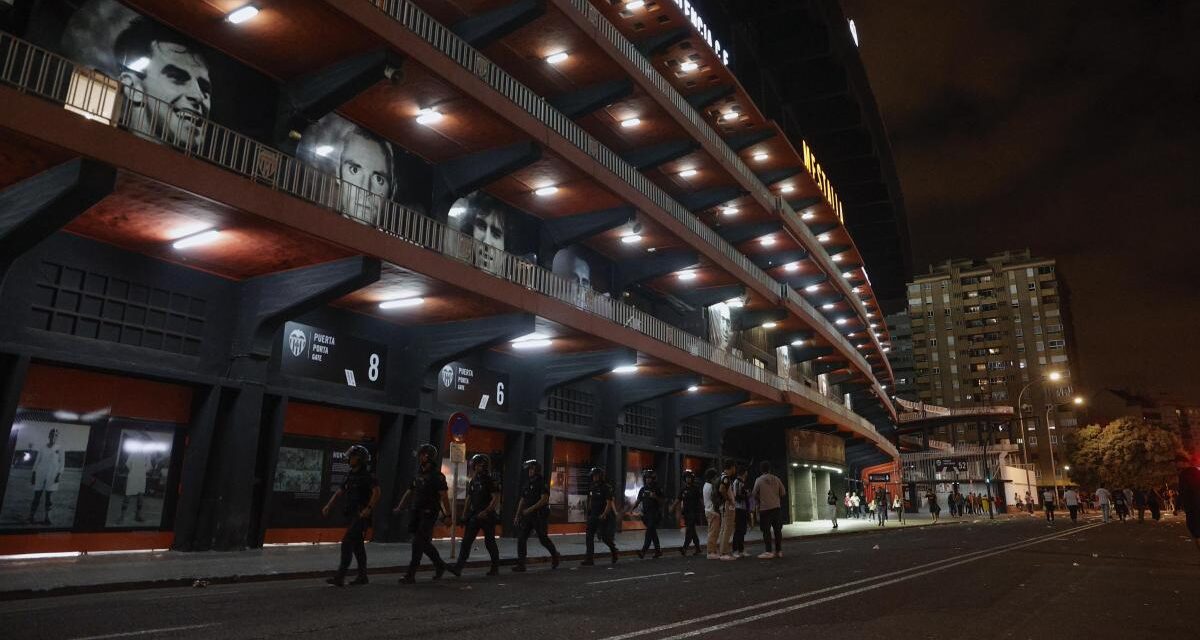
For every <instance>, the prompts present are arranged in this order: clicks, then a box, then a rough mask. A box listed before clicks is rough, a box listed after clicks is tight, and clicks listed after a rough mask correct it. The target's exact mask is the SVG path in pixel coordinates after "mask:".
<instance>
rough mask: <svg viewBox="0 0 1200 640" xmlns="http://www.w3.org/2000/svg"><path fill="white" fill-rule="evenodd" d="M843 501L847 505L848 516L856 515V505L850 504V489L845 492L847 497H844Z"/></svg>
mask: <svg viewBox="0 0 1200 640" xmlns="http://www.w3.org/2000/svg"><path fill="white" fill-rule="evenodd" d="M842 501H843V504H844V505H845V507H846V517H847V518H853V517H854V505H852V504H850V492H849V491H847V492H846V493H845V497H843V499H842Z"/></svg>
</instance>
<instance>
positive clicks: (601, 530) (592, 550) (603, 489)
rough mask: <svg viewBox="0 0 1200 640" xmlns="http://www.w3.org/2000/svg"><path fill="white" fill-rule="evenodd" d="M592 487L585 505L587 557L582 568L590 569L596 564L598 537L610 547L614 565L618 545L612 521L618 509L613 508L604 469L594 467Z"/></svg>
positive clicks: (582, 563) (611, 491)
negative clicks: (614, 539) (613, 533)
mask: <svg viewBox="0 0 1200 640" xmlns="http://www.w3.org/2000/svg"><path fill="white" fill-rule="evenodd" d="M588 475H589V476H591V480H592V483H591V484H592V486H591V487H590V488H589V489H588V496H587V504H586V505H585V508H586V512H587V529H586V533H585V537H584V548H585V551H586V553H587V556H586V557H585V558H584V560H583V562H581V563H579V564H580V565H581V566H584V567H590V566H592V565H594V564H595V561H594V557H595V555H596V536H597V535H599V536H600V541H601V542H603V543H604V544H605V546H607V547H608V551H609V553H611V554H612V563H613V564H616V563H617V545H616V544H615V543H614V542H613V535H612V529H613V524H614V522H613V521H612V520H611V518H613V517H614V516H615V515H616V512H617V509H616V507H614V506H613V488H612V485H610V484H609V483H608V480H607V479H606V478H605V477H604V468H603V467H592V471H591V473H589V474H588Z"/></svg>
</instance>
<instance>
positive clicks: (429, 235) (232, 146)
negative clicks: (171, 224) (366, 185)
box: [0, 34, 886, 446]
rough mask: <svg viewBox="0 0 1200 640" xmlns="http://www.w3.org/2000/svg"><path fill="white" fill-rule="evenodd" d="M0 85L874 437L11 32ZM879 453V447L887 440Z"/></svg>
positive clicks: (594, 299)
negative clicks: (576, 312) (134, 102)
mask: <svg viewBox="0 0 1200 640" xmlns="http://www.w3.org/2000/svg"><path fill="white" fill-rule="evenodd" d="M0 84H5V85H8V86H11V87H14V88H16V89H17V90H19V91H21V92H23V93H27V94H31V95H36V96H38V97H40V98H43V99H46V100H49V101H51V102H53V103H55V104H58V105H61V106H63V107H64V108H66V109H67V110H69V111H72V112H74V113H78V114H79V115H81V116H82V117H84V118H86V119H88V120H91V121H94V122H97V123H99V124H103V125H105V126H112V127H116V128H119V129H123V130H126V131H129V132H130V133H132V134H133V135H136V136H138V137H141V138H144V139H148V140H152V141H154V142H157V143H160V144H163V145H165V146H168V147H170V148H172V149H175V150H177V151H179V152H180V153H182V154H183V155H185V156H188V157H192V158H196V159H199V160H204V161H206V162H209V163H211V164H213V165H216V166H219V167H221V168H223V169H226V170H229V171H232V172H234V173H236V174H238V175H240V176H242V177H245V178H247V179H249V180H252V181H254V182H256V183H258V184H261V185H263V186H266V187H268V188H271V189H274V190H277V191H280V192H282V193H286V194H288V195H290V196H294V197H296V198H300V199H301V200H304V201H306V202H310V203H312V204H315V205H317V206H320V207H322V208H325V209H329V210H331V211H333V212H335V213H338V214H340V215H343V216H345V217H348V218H350V219H353V220H355V221H357V222H359V223H362V224H366V225H369V226H371V227H374V228H376V229H378V230H380V231H381V232H383V233H386V234H388V235H390V236H393V237H395V238H397V239H399V240H402V241H405V242H410V243H412V244H415V245H417V246H420V247H423V248H425V249H429V250H431V251H435V252H437V253H439V254H442V255H444V256H447V257H449V258H452V259H455V260H459V261H461V262H464V263H466V264H470V265H472V266H474V267H476V268H478V269H480V270H481V271H484V272H486V273H488V274H490V275H492V276H494V277H497V278H502V279H504V280H507V281H508V282H512V283H515V284H518V285H520V286H523V287H525V288H526V289H529V290H531V291H535V292H537V293H540V294H542V295H545V296H548V297H551V298H554V299H556V300H559V301H561V302H563V303H566V304H569V305H572V306H574V307H576V308H579V309H582V310H584V311H587V312H589V313H591V314H593V315H596V316H599V317H601V318H604V319H606V320H608V321H610V322H612V323H614V324H616V325H620V326H623V327H626V328H629V329H632V330H634V331H638V332H639V333H642V334H643V335H646V336H648V337H650V338H653V339H654V340H657V341H659V342H661V343H664V344H668V345H671V346H673V347H675V348H677V349H680V350H682V351H684V352H686V353H688V354H690V355H693V356H696V357H699V358H703V359H705V360H708V361H709V362H712V363H714V364H717V365H719V366H721V367H724V368H725V369H728V370H730V371H733V372H734V373H737V374H740V375H743V376H746V377H748V378H751V379H753V380H756V381H758V382H760V383H763V384H766V385H769V386H771V387H773V388H775V389H778V390H780V391H792V392H794V393H796V394H798V395H800V396H802V397H804V398H805V399H807V400H809V401H810V402H814V403H816V404H819V405H821V406H822V407H824V408H825V409H826V410H828V411H829V412H830V413H833V414H836V415H838V416H840V417H841V418H842V419H843V420H844V421H845V423H846V424H848V425H855V426H858V427H859V428H860V429H865V430H866V432H868V433H870V432H874V431H875V429H874V427H873V426H872V425H871V424H870V423H869V422H867V421H866V420H865V419H863V418H862V417H861V416H858V415H857V414H855V413H853V412H851V411H849V410H848V409H846V408H845V407H844V406H843V405H841V404H840V403H838V402H836V401H835V400H832V399H830V398H826V397H825V396H823V395H821V394H820V393H818V392H816V391H814V390H812V389H809V388H807V387H806V386H804V385H803V384H801V383H799V382H797V381H794V380H788V379H785V378H783V377H781V376H778V375H776V374H773V373H770V372H769V371H767V370H765V369H762V368H760V367H758V366H755V365H754V364H753V363H752V362H750V361H748V360H744V359H742V358H740V357H737V356H735V355H733V354H732V353H730V352H729V351H725V350H722V349H719V348H717V347H715V346H714V345H712V344H711V343H709V342H707V341H705V340H703V339H701V338H698V337H696V336H694V335H692V334H690V333H687V332H686V331H683V330H681V329H678V328H676V327H674V326H672V325H670V324H668V323H666V322H664V321H663V320H661V319H659V318H656V317H654V316H652V315H650V314H648V313H646V312H644V311H641V310H640V309H637V308H635V307H633V306H631V305H629V304H626V303H624V302H622V301H620V300H614V299H613V298H611V297H609V296H607V295H604V294H601V293H599V292H597V291H595V290H594V289H591V288H584V287H581V286H580V285H578V284H577V283H576V282H575V281H574V280H568V279H566V278H563V277H561V276H558V275H555V274H554V273H553V272H551V271H550V270H548V269H545V268H543V267H540V266H538V265H537V264H535V263H532V262H529V261H527V260H525V259H523V258H520V257H518V256H515V255H512V254H509V253H505V252H503V251H500V250H498V249H496V248H494V247H491V246H488V245H486V244H483V243H482V242H479V241H477V240H475V239H474V238H473V237H472V236H470V235H467V234H463V233H461V232H459V231H456V230H454V229H451V228H450V227H448V226H446V225H444V224H442V223H440V222H438V221H436V220H434V219H432V218H429V217H427V216H425V215H423V214H421V213H419V212H416V211H413V210H411V209H408V208H406V207H404V206H403V205H401V204H400V203H397V202H395V201H392V200H390V199H387V198H384V197H383V196H379V195H377V194H373V193H370V192H369V191H367V190H365V189H362V188H360V187H358V186H356V185H353V184H350V183H348V182H344V181H342V180H340V179H338V178H336V177H334V176H333V175H330V174H327V173H324V172H322V171H319V170H317V169H316V168H314V167H312V166H310V165H307V164H305V163H303V162H301V161H300V160H298V159H296V158H294V157H292V156H289V155H287V154H284V153H282V152H280V151H278V150H276V149H273V148H271V147H268V146H266V145H264V144H262V143H260V142H258V141H256V140H253V139H251V138H248V137H246V136H244V135H242V134H240V133H237V132H235V131H233V130H231V129H228V128H226V127H224V126H221V125H219V124H216V123H214V122H212V121H209V120H207V119H204V118H199V117H195V116H191V115H181V114H179V113H176V112H175V110H174V109H173V108H172V106H171V105H170V104H168V103H166V102H164V101H162V100H159V99H157V98H155V97H153V96H149V95H139V96H138V103H139V106H138V107H136V108H129V106H128V104H126V101H125V100H124V98H123V95H122V92H123V89H122V87H121V85H120V84H119V83H118V82H116V81H114V80H113V79H112V78H110V77H108V76H106V75H104V74H103V73H101V72H99V71H97V70H95V69H91V68H88V67H85V66H83V65H78V64H76V63H74V62H71V61H69V60H67V59H65V58H62V57H61V56H58V55H56V54H54V53H51V52H49V51H46V50H44V49H41V48H39V47H37V46H35V45H32V44H30V43H28V42H26V41H24V40H20V39H18V38H16V37H13V36H12V35H9V34H0ZM881 446H886V442H884V445H881Z"/></svg>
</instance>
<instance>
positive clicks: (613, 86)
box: [547, 78, 633, 119]
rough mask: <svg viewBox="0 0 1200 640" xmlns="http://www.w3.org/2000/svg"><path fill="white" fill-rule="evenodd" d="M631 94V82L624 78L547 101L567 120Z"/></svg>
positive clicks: (584, 114)
mask: <svg viewBox="0 0 1200 640" xmlns="http://www.w3.org/2000/svg"><path fill="white" fill-rule="evenodd" d="M631 93H633V81H632V80H630V79H628V78H625V79H622V80H614V81H612V82H602V83H600V84H594V85H591V86H587V87H583V88H581V89H578V90H576V91H572V92H570V93H564V94H561V95H557V96H554V97H552V98H549V99H547V102H549V103H550V106H552V107H554V108H555V109H558V110H559V111H561V112H562V113H563V115H565V116H567V117H568V118H571V119H575V118H579V117H581V116H586V115H587V114H589V113H591V112H593V111H596V110H597V109H602V108H604V107H607V106H608V105H610V104H612V103H614V102H617V101H619V100H621V99H623V98H626V97H628V96H629V94H631Z"/></svg>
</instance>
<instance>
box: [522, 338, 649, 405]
mask: <svg viewBox="0 0 1200 640" xmlns="http://www.w3.org/2000/svg"><path fill="white" fill-rule="evenodd" d="M633 362H637V351H634V350H633V349H624V348H622V349H607V350H605V351H586V352H583V353H566V354H562V353H556V354H551V355H548V356H547V357H546V358H545V360H544V361H543V362H541V363H539V364H538V366H537V370H538V371H540V372H541V373H542V382H541V389H542V393H543V394H545V393H546V392H548V391H550V390H551V389H553V388H555V387H561V386H562V385H564V384H571V383H572V382H578V381H580V380H586V379H588V378H592V377H595V376H598V375H601V374H605V373H609V372H611V371H612V370H613V369H615V368H617V367H619V366H621V365H623V364H630V363H633Z"/></svg>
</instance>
